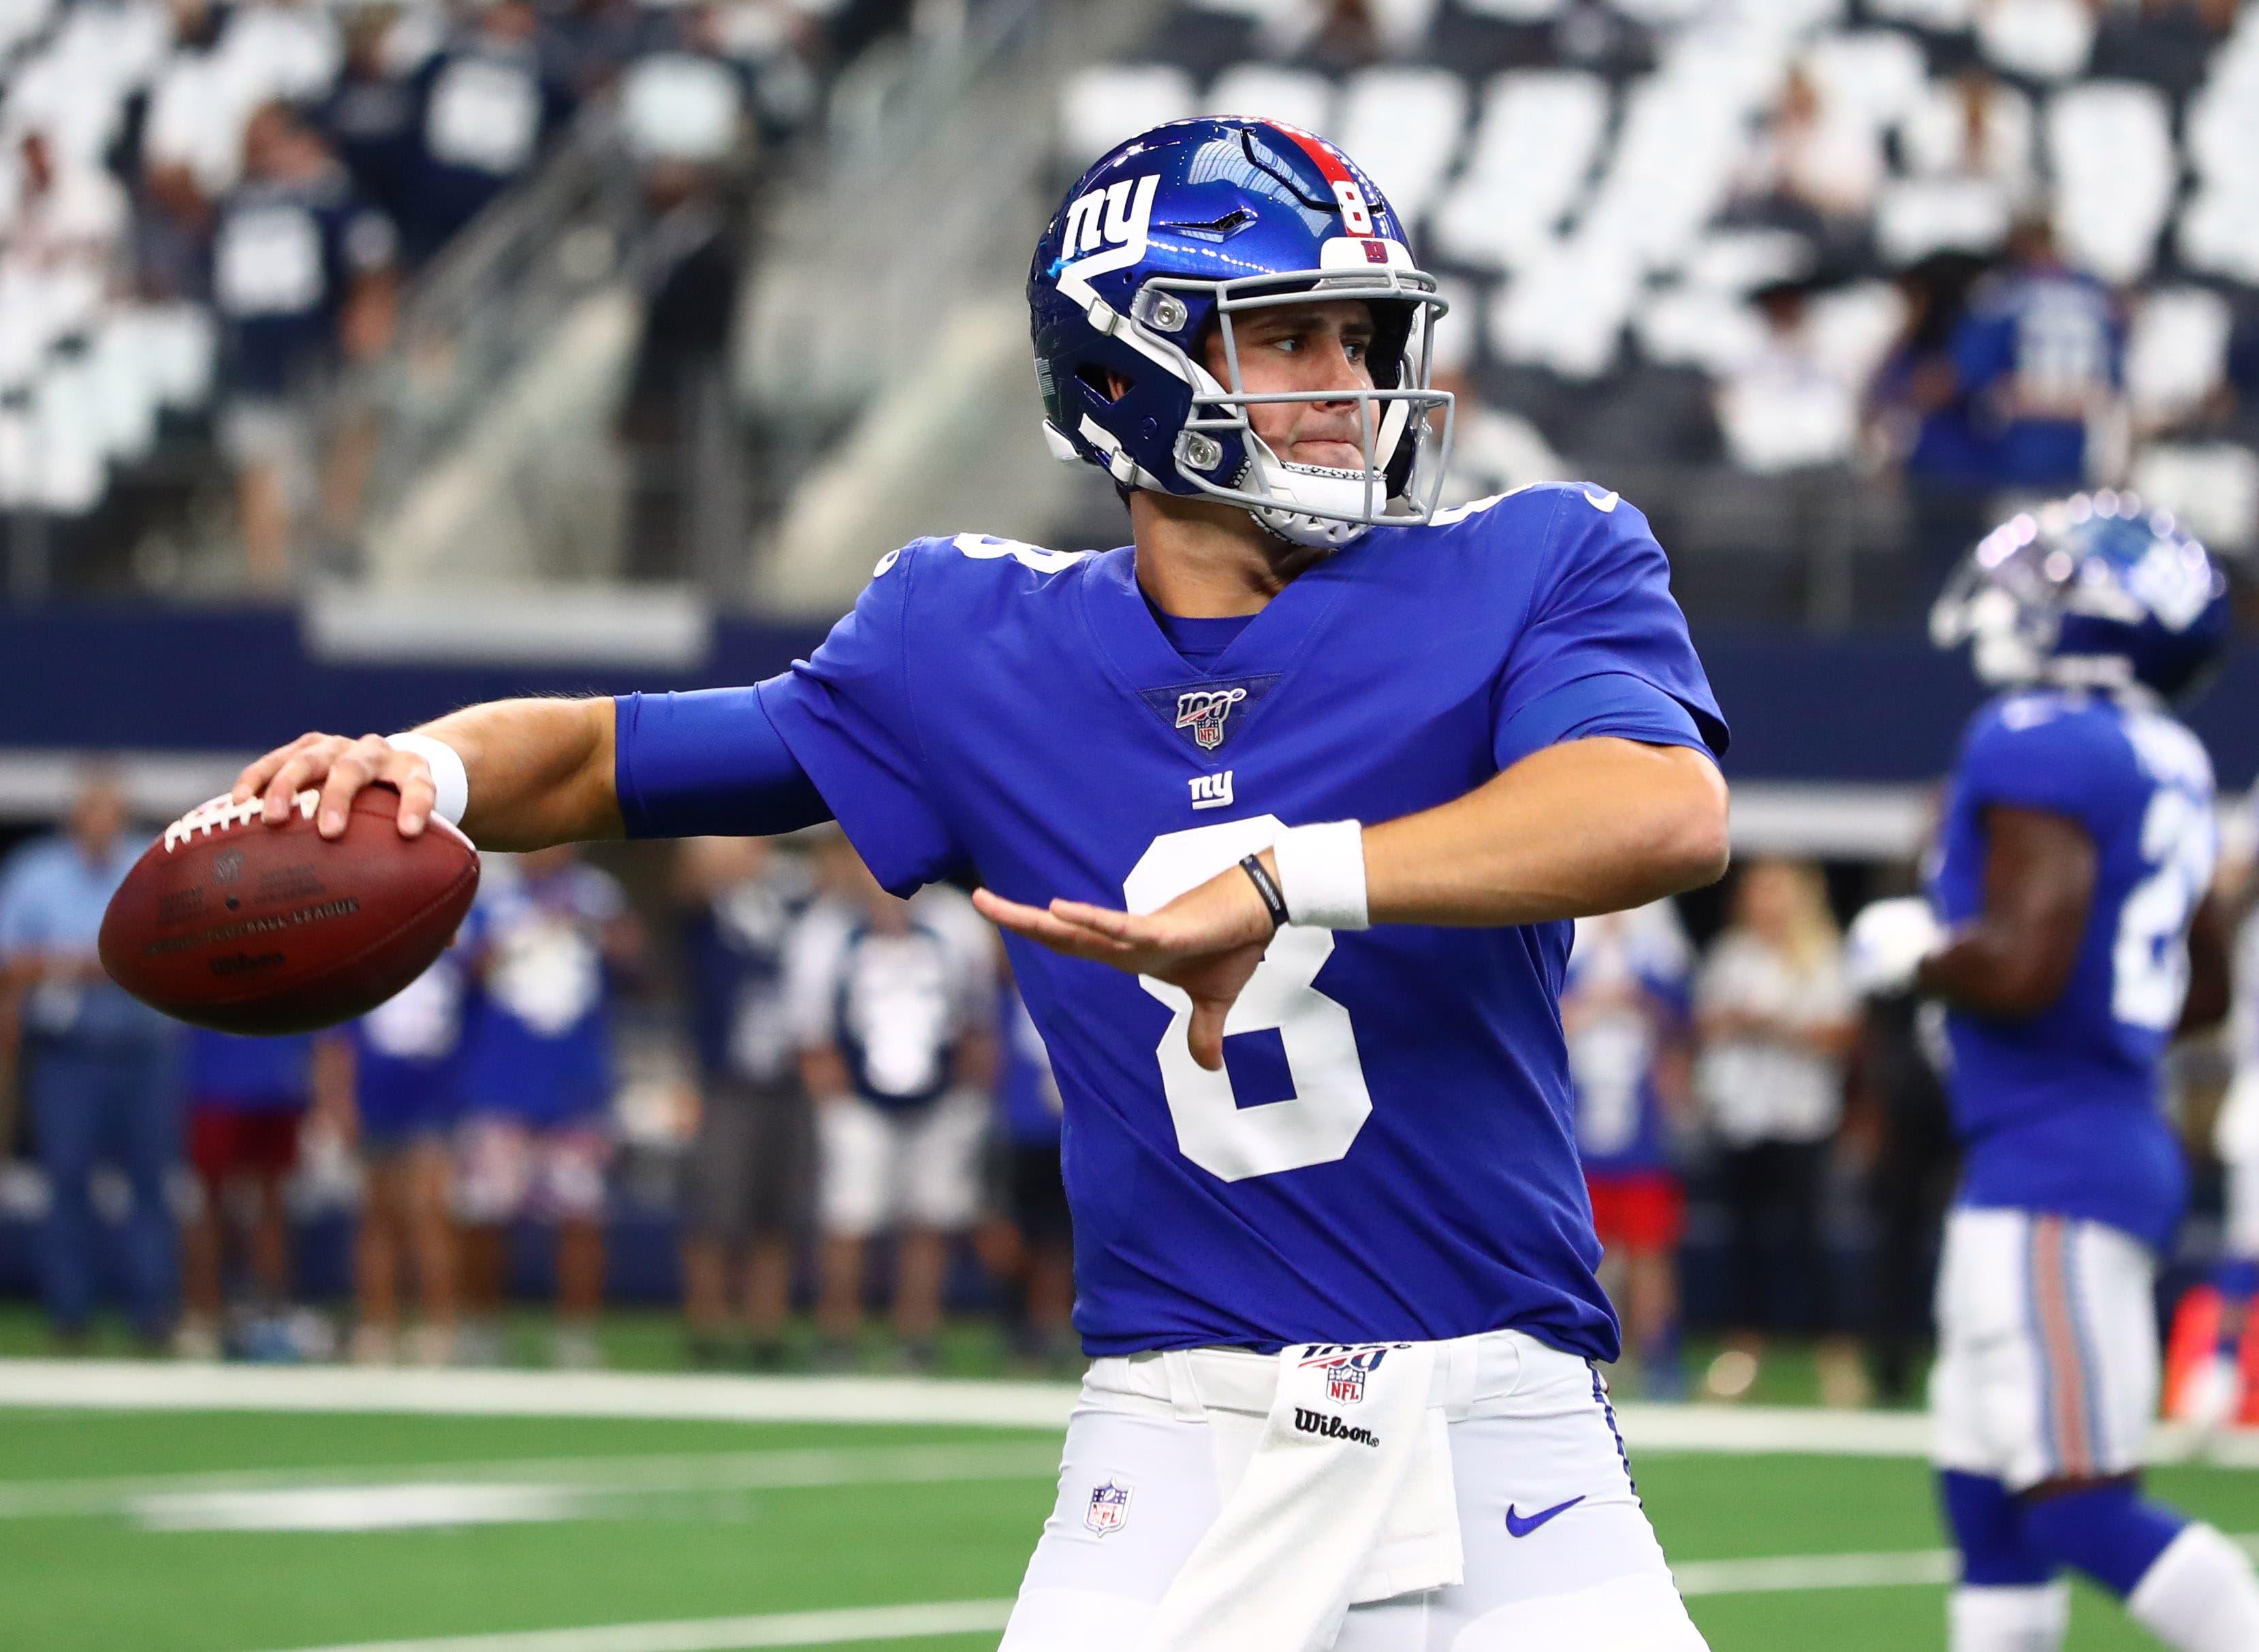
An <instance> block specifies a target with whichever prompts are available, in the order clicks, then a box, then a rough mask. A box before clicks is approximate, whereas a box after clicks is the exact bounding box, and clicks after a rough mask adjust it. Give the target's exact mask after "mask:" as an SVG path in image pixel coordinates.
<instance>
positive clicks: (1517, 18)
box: [1458, 0, 1569, 23]
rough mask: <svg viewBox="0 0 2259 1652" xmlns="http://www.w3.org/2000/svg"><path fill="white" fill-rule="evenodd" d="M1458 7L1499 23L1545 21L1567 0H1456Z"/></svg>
mask: <svg viewBox="0 0 2259 1652" xmlns="http://www.w3.org/2000/svg"><path fill="white" fill-rule="evenodd" d="M1458 4H1459V9H1460V10H1461V11H1471V12H1472V13H1474V15H1475V16H1477V17H1480V18H1496V19H1497V20H1498V21H1499V22H1500V23H1546V22H1550V21H1551V20H1552V19H1553V18H1557V17H1559V16H1560V15H1561V14H1562V13H1563V12H1564V11H1567V10H1568V8H1569V0H1458Z"/></svg>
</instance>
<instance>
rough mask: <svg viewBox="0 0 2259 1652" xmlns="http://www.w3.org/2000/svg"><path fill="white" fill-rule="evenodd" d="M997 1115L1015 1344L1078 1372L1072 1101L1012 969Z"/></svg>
mask: <svg viewBox="0 0 2259 1652" xmlns="http://www.w3.org/2000/svg"><path fill="white" fill-rule="evenodd" d="M996 1009H997V1016H996V1023H997V1030H996V1063H997V1073H996V1118H997V1122H998V1125H999V1127H1000V1129H1001V1133H1002V1136H1003V1143H1002V1145H1003V1155H1004V1187H1005V1200H1004V1204H1005V1220H1006V1224H1007V1226H1008V1228H1009V1230H1010V1235H1011V1244H1010V1248H1009V1253H1008V1256H1007V1257H1005V1258H1003V1263H1004V1265H1003V1266H1001V1268H1000V1269H999V1270H998V1271H1000V1272H1003V1273H1006V1274H1008V1276H1009V1277H1011V1278H1013V1279H1014V1280H1015V1283H1016V1284H1017V1285H1019V1289H1020V1300H1019V1310H1020V1323H1019V1325H1018V1327H1017V1328H1016V1332H1015V1342H1017V1344H1018V1346H1017V1348H1016V1349H1015V1352H1016V1355H1017V1357H1018V1359H1019V1361H1020V1363H1021V1364H1023V1365H1025V1366H1027V1367H1029V1368H1030V1369H1031V1370H1036V1371H1050V1372H1052V1373H1062V1372H1066V1371H1072V1367H1073V1365H1074V1363H1075V1359H1076V1356H1077V1354H1078V1352H1079V1351H1080V1349H1079V1345H1078V1344H1077V1342H1076V1340H1075V1335H1074V1327H1073V1325H1072V1323H1071V1322H1070V1321H1071V1316H1072V1314H1073V1313H1074V1226H1073V1221H1072V1218H1071V1217H1070V1216H1069V1214H1068V1213H1067V1204H1066V1182H1065V1177H1064V1176H1063V1175H1062V1173H1061V1171H1060V1166H1059V1142H1060V1135H1061V1129H1062V1126H1063V1123H1064V1115H1065V1104H1064V1103H1063V1102H1062V1101H1061V1100H1060V1099H1059V1087H1058V1075H1057V1074H1055V1073H1053V1072H1052V1071H1051V1052H1050V1051H1049V1050H1045V1049H1044V1038H1043V1035H1042V1034H1041V1033H1040V1032H1038V1031H1037V1030H1036V1023H1035V1020H1034V1018H1033V1017H1032V1016H1030V1015H1029V1014H1028V1006H1027V1002H1026V1000H1023V998H1021V996H1020V990H1019V987H1018V986H1016V985H1015V984H1014V982H1013V981H1012V979H1011V976H1010V973H1009V972H1008V971H1007V972H1006V973H1005V976H1004V981H1003V985H1002V987H1001V990H1000V991H999V993H998V994H997V1004H996Z"/></svg>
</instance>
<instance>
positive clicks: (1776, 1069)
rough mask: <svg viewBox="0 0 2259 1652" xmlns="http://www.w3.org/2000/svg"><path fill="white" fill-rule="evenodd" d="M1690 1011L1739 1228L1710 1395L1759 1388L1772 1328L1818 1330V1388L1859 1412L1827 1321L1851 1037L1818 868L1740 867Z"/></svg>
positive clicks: (1851, 1358)
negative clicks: (1835, 1171) (1827, 1197)
mask: <svg viewBox="0 0 2259 1652" xmlns="http://www.w3.org/2000/svg"><path fill="white" fill-rule="evenodd" d="M1694 1008H1695V1014H1696V1015H1697V1017H1698V1018H1699V1022H1700V1029H1701V1035H1702V1041H1703V1049H1702V1054H1701V1057H1700V1060H1699V1061H1698V1062H1697V1063H1696V1065H1695V1068H1694V1083H1695V1087H1696V1090H1697V1092H1698V1093H1700V1097H1701V1100H1702V1106H1703V1111H1704V1114H1705V1115H1706V1117H1707V1120H1708V1122H1709V1125H1710V1128H1711V1129H1712V1130H1713V1131H1714V1133H1715V1135H1716V1136H1717V1139H1718V1142H1719V1143H1720V1155H1719V1160H1720V1163H1719V1180H1720V1184H1721V1193H1722V1196H1723V1201H1724V1204H1725V1206H1726V1213H1727V1220H1728V1223H1729V1224H1730V1227H1731V1232H1732V1237H1731V1241H1730V1250H1729V1255H1730V1258H1731V1260H1730V1274H1731V1280H1732V1301H1733V1306H1732V1307H1731V1309H1730V1310H1729V1324H1730V1327H1731V1328H1730V1329H1729V1330H1728V1333H1727V1342H1726V1347H1725V1349H1724V1350H1723V1351H1722V1352H1721V1353H1720V1354H1719V1356H1718V1357H1717V1358H1716V1359H1715V1360H1714V1361H1713V1362H1712V1364H1711V1367H1710V1371H1709V1374H1708V1377H1707V1379H1706V1385H1707V1388H1708V1391H1709V1392H1710V1394H1711V1395H1712V1397H1713V1398H1715V1399H1740V1398H1742V1396H1743V1395H1744V1394H1746V1393H1748V1392H1749V1387H1750V1385H1752V1384H1753V1383H1754V1382H1755V1381H1756V1380H1757V1374H1758V1364H1759V1360H1760V1357H1761V1355H1762V1352H1763V1349H1764V1338H1765V1333H1766V1332H1767V1331H1768V1330H1776V1331H1795V1332H1811V1331H1814V1330H1817V1331H1819V1332H1821V1334H1822V1335H1823V1339H1824V1340H1823V1342H1822V1343H1821V1387H1822V1392H1823V1393H1824V1394H1825V1395H1826V1397H1827V1398H1828V1399H1829V1400H1830V1401H1831V1402H1833V1403H1836V1404H1857V1403H1859V1402H1860V1401H1861V1400H1862V1399H1863V1398H1864V1395H1863V1392H1862V1391H1863V1378H1862V1375H1861V1369H1860V1364H1859V1358H1858V1354H1857V1351H1856V1349H1855V1348H1854V1347H1853V1346H1852V1345H1851V1343H1850V1342H1849V1339H1848V1338H1846V1337H1844V1336H1843V1335H1842V1334H1841V1328H1839V1327H1838V1326H1836V1325H1835V1323H1834V1322H1833V1321H1834V1316H1833V1313H1832V1310H1831V1301H1830V1293H1829V1292H1828V1289H1827V1285H1826V1279H1825V1278H1824V1272H1825V1257H1826V1251H1825V1249H1824V1246H1823V1228H1822V1224H1821V1200H1822V1195H1823V1194H1824V1193H1825V1191H1826V1186H1827V1177H1828V1158H1829V1149H1830V1145H1831V1143H1833V1141H1834V1139H1835V1133H1836V1131H1837V1129H1839V1127H1840V1126H1841V1125H1842V1120H1843V1077H1844V1063H1845V1059H1846V1057H1847V1056H1848V1055H1849V1050H1850V1045H1851V1040H1852V1038H1853V1036H1855V1033H1856V1023H1855V1022H1854V1020H1853V1009H1854V1005H1853V1002H1852V999H1851V995H1850V992H1849V988H1848V987H1847V986H1846V985H1845V983H1844V979H1843V969H1842V944H1841V940H1840V937H1839V936H1838V935H1837V932H1836V929H1835V917H1834V915H1832V914H1831V913H1830V912H1829V910H1828V889H1827V885H1826V884H1825V882H1824V881H1823V880H1822V879H1821V873H1820V869H1819V868H1818V867H1817V866H1814V865H1808V864H1806V863H1804V862H1795V861H1785V860H1760V861H1757V862H1754V863H1752V864H1751V865H1749V866H1748V867H1747V868H1746V869H1745V870H1744V871H1743V872H1742V874H1741V879H1740V881H1739V882H1738V883H1737V884H1736V885H1735V889H1734V897H1733V922H1732V923H1731V924H1730V925H1728V928H1727V929H1726V930H1725V932H1724V933H1723V934H1721V936H1719V937H1718V939H1717V941H1716V942H1715V943H1714V944H1713V945H1712V947H1711V949H1710V951H1709V954H1708V956H1707V958H1704V960H1703V963H1702V969H1701V973H1700V978H1699V979H1697V981H1696V984H1695V992H1694Z"/></svg>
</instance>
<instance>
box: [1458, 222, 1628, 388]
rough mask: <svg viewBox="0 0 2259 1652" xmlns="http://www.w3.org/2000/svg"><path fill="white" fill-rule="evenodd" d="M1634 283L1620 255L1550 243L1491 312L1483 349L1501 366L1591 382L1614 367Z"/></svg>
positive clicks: (1590, 243) (1584, 244) (1596, 245)
mask: <svg viewBox="0 0 2259 1652" xmlns="http://www.w3.org/2000/svg"><path fill="white" fill-rule="evenodd" d="M1637 295H1638V277H1637V273H1636V268H1635V265H1634V264H1633V263H1632V261H1631V260H1628V259H1627V258H1625V257H1624V256H1623V251H1622V248H1621V247H1620V246H1611V245H1606V244H1603V243H1600V242H1598V241H1595V240H1593V239H1592V238H1590V237H1580V238H1578V239H1574V240H1569V241H1563V242H1560V243H1557V245H1556V246H1554V247H1553V248H1552V249H1551V250H1550V251H1549V252H1548V253H1545V255H1544V256H1543V257H1541V258H1537V259H1534V260H1531V261H1530V262H1529V264H1528V265H1527V266H1526V267H1524V268H1523V269H1521V271H1520V272H1519V273H1518V274H1515V275H1514V278H1513V279H1512V280H1511V281H1508V282H1507V284H1506V287H1505V288H1504V289H1503V290H1502V291H1501V292H1500V294H1499V296H1498V298H1497V300H1496V301H1495V302H1494V303H1493V304H1492V305H1491V310H1490V328H1489V332H1490V338H1491V345H1492V348H1493V350H1495V351H1496V352H1498V354H1499V355H1500V357H1502V358H1503V359H1505V360H1507V361H1512V362H1519V363H1524V364H1527V365H1529V366H1533V367H1550V368H1551V369H1552V370H1553V371H1554V372H1556V373H1557V374H1560V375H1561V376H1562V377H1563V378H1565V379H1594V378H1598V377H1600V375H1601V374H1605V373H1607V371H1608V370H1609V369H1610V368H1612V367H1614V366H1615V364H1616V360H1617V357H1618V355H1619V354H1620V353H1621V345H1622V336H1623V326H1624V321H1625V318H1626V317H1628V316H1629V315H1630V313H1631V308H1632V302H1633V300H1634V299H1635V297H1636V296H1637Z"/></svg>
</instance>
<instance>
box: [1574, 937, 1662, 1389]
mask: <svg viewBox="0 0 2259 1652" xmlns="http://www.w3.org/2000/svg"><path fill="white" fill-rule="evenodd" d="M1692 971H1693V951H1692V947H1691V946H1689V944H1688V943H1687V939H1686V930H1685V926H1684V925H1682V924H1681V923H1680V922H1679V921H1678V912H1677V909H1676V908H1673V907H1672V906H1671V903H1670V902H1669V901H1658V902H1657V903H1656V904H1655V905H1653V906H1648V907H1641V908H1637V909H1636V910H1635V911H1631V912H1614V913H1609V914H1607V915H1605V916H1602V917H1596V918H1579V919H1578V921H1577V938H1576V942H1575V944H1574V947H1573V949H1572V950H1571V952H1570V954H1569V973H1568V979H1567V980H1566V981H1565V982H1564V984H1563V986H1562V989H1561V1030H1562V1031H1563V1032H1564V1034H1565V1035H1566V1036H1567V1038H1568V1044H1569V1073H1570V1078H1571V1081H1572V1082H1573V1083H1574V1084H1575V1086H1576V1094H1577V1150H1578V1154H1579V1156H1580V1157H1582V1158H1583V1159H1584V1162H1585V1183H1586V1187H1587V1188H1588V1189H1590V1191H1591V1193H1592V1200H1593V1231H1594V1232H1595V1233H1597V1234H1598V1235H1600V1243H1601V1244H1602V1245H1603V1246H1604V1247H1606V1249H1607V1258H1606V1261H1605V1262H1604V1264H1603V1271H1602V1279H1603V1283H1604V1284H1605V1285H1607V1291H1608V1294H1609V1295H1610V1296H1611V1297H1612V1298H1614V1300H1615V1301H1616V1302H1617V1303H1618V1304H1619V1305H1620V1307H1621V1312H1622V1314H1623V1318H1624V1330H1625V1333H1626V1336H1625V1340H1626V1342H1628V1344H1629V1350H1630V1353H1631V1361H1630V1362H1629V1363H1630V1364H1632V1372H1631V1375H1632V1376H1633V1378H1634V1385H1635V1391H1636V1392H1638V1393H1640V1394H1641V1395H1643V1397H1645V1398H1648V1399H1677V1398H1678V1397H1679V1394H1680V1392H1681V1389H1682V1387H1683V1382H1682V1379H1681V1375H1680V1371H1679V1368H1678V1242H1679V1239H1680V1237H1681V1236H1682V1235H1683V1234H1684V1233H1685V1225H1686V1190H1685V1186H1683V1185H1682V1184H1681V1182H1680V1181H1679V1178H1678V1170H1677V1168H1676V1166H1675V1164H1674V1163H1673V1160H1672V1136H1673V1120H1674V1116H1675V1115H1678V1114H1682V1113H1683V1112H1684V1110H1685V1107H1686V1104H1687V1101H1688V1094H1687V1082H1688V1071H1687V1059H1688V1054H1689V1049H1690V1043H1691V1041H1690V1038H1689V1032H1690V1027H1689V1020H1688V1012H1689V1004H1688V986H1689V979H1690V977H1691V975H1692ZM1618 1369H1619V1371H1621V1369H1622V1367H1621V1366H1619V1367H1618Z"/></svg>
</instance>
